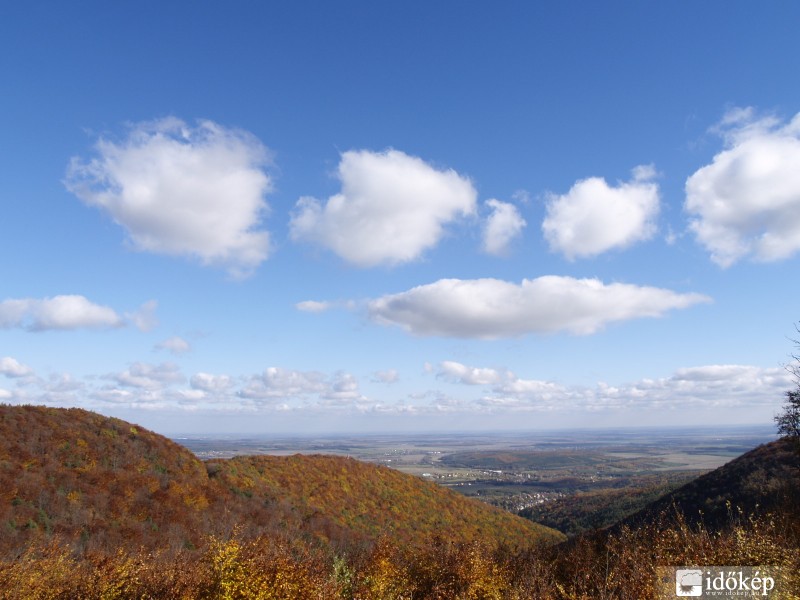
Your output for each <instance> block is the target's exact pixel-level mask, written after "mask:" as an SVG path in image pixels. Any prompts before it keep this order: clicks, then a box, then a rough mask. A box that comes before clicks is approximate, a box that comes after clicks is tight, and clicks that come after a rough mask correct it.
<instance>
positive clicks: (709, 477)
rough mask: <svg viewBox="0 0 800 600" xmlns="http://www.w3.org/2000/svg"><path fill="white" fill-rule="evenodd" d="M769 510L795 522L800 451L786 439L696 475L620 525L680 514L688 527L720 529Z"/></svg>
mask: <svg viewBox="0 0 800 600" xmlns="http://www.w3.org/2000/svg"><path fill="white" fill-rule="evenodd" d="M771 511H780V512H781V513H783V516H784V517H789V518H792V519H795V520H800V452H798V447H797V442H796V441H795V440H792V439H789V438H782V439H779V440H776V441H774V442H770V443H768V444H763V445H761V446H758V447H757V448H754V449H753V450H751V451H749V452H747V453H745V454H743V455H742V456H739V457H738V458H735V459H734V460H732V461H730V462H729V463H726V464H724V465H722V466H721V467H719V468H717V469H715V470H713V471H711V472H709V473H706V474H705V475H701V476H700V477H698V478H697V479H694V480H692V481H690V482H689V483H687V484H686V485H683V486H681V487H680V488H678V489H676V490H674V491H673V492H670V493H669V494H666V495H665V496H663V497H661V498H660V499H658V500H656V501H655V502H653V503H651V504H649V505H648V506H647V507H645V508H644V509H643V510H641V511H639V512H638V513H636V514H634V515H632V516H630V517H628V518H627V519H625V520H624V521H622V523H621V524H620V525H619V526H621V525H629V526H634V527H640V526H642V525H643V524H645V523H649V522H653V521H655V520H657V519H660V518H662V517H663V515H669V514H680V515H681V517H682V518H684V519H686V521H687V522H688V523H689V524H690V525H699V524H702V525H703V526H704V527H707V528H708V529H711V530H719V529H722V528H724V527H726V526H728V525H730V523H731V521H737V520H741V519H746V518H749V517H751V516H753V515H754V514H757V513H761V514H764V513H769V512H771ZM619 526H617V527H619Z"/></svg>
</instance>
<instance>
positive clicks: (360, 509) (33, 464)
mask: <svg viewBox="0 0 800 600" xmlns="http://www.w3.org/2000/svg"><path fill="white" fill-rule="evenodd" d="M0 522H2V523H3V526H4V531H3V535H2V536H0V552H3V553H13V552H18V551H19V550H20V549H22V548H24V547H25V546H26V545H28V544H29V543H30V542H31V541H33V540H37V541H41V540H46V539H48V538H51V537H58V538H60V539H61V540H62V541H66V542H68V543H70V544H72V545H73V546H74V547H75V548H76V549H79V550H98V551H107V550H109V549H114V548H121V547H127V548H137V547H146V548H193V547H198V546H200V545H202V544H203V543H204V541H205V540H206V539H207V538H208V537H209V536H210V535H228V534H230V533H231V531H233V530H234V529H235V528H238V530H239V531H243V532H244V533H245V534H246V535H249V536H257V535H261V534H270V535H275V534H277V535H281V536H284V537H289V538H292V537H303V538H304V539H309V538H312V539H317V540H320V541H321V542H323V543H324V542H328V541H331V542H336V543H351V542H357V541H359V540H362V541H369V540H374V539H376V538H377V537H379V536H381V535H388V536H390V537H392V538H394V539H397V540H398V541H402V542H403V543H409V544H413V543H414V542H415V541H417V540H420V541H421V540H422V539H423V538H424V537H425V536H429V535H431V534H439V535H442V536H443V537H446V538H447V539H451V540H453V541H456V542H461V541H471V540H481V541H482V542H483V543H486V544H489V545H490V546H491V545H496V544H499V543H507V544H510V545H512V546H517V547H525V546H530V545H533V544H537V543H553V542H556V541H559V540H561V539H563V536H562V535H561V534H560V533H558V532H556V531H554V530H552V529H548V528H546V527H543V526H541V525H536V524H534V523H531V522H529V521H526V520H525V519H522V518H520V517H516V516H514V515H511V514H508V513H505V512H503V511H500V510H497V509H494V508H492V507H490V506H487V505H484V504H483V503H480V502H477V501H474V500H470V499H467V498H464V497H462V496H460V495H458V494H456V493H454V492H451V491H449V490H446V489H443V488H440V487H438V486H436V485H435V484H433V483H430V482H426V481H423V480H421V479H418V478H416V477H413V476H410V475H406V474H403V473H400V472H398V471H394V470H391V469H388V468H387V467H382V466H376V465H372V464H367V463H361V462H358V461H355V460H352V459H346V458H338V457H330V456H289V457H268V456H258V457H237V458H233V459H230V460H213V461H209V462H207V463H204V462H202V461H200V460H198V459H197V458H196V457H195V456H194V455H193V454H192V453H191V452H189V451H188V450H187V449H185V448H183V447H182V446H179V445H177V444H175V443H174V442H172V441H170V440H168V439H167V438H165V437H163V436H161V435H158V434H155V433H153V432H150V431H147V430H146V429H143V428H141V427H138V426H136V425H133V424H131V423H127V422H125V421H121V420H119V419H114V418H108V417H104V416H102V415H99V414H96V413H92V412H88V411H84V410H80V409H59V408H48V407H38V406H6V405H0Z"/></svg>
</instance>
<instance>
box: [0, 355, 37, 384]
mask: <svg viewBox="0 0 800 600" xmlns="http://www.w3.org/2000/svg"><path fill="white" fill-rule="evenodd" d="M0 375H5V376H6V377H11V378H14V379H17V378H20V377H30V376H32V375H33V369H31V368H30V367H29V366H27V365H23V364H22V363H20V362H19V361H17V360H16V359H15V358H11V357H10V356H4V357H3V358H0Z"/></svg>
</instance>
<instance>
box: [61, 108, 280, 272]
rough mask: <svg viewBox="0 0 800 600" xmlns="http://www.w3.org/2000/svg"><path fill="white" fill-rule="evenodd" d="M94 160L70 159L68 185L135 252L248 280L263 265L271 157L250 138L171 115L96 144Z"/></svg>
mask: <svg viewBox="0 0 800 600" xmlns="http://www.w3.org/2000/svg"><path fill="white" fill-rule="evenodd" d="M95 150H96V156H95V157H94V158H91V159H89V160H88V161H83V160H81V159H79V158H73V159H72V161H71V162H70V165H69V168H68V170H67V176H66V180H65V185H66V187H67V189H68V190H69V191H70V192H72V193H73V194H75V195H76V196H77V197H78V198H79V199H80V200H82V201H83V202H84V203H85V204H87V205H89V206H94V207H97V208H99V209H101V210H103V211H104V212H106V213H107V214H108V215H109V216H111V218H112V219H113V220H114V221H115V222H116V223H117V224H119V225H120V226H121V227H123V228H124V229H125V231H126V232H127V234H128V238H129V240H130V242H131V244H132V245H133V247H134V248H136V249H138V250H142V251H146V252H153V253H157V254H166V255H170V256H190V257H194V258H197V259H199V260H200V262H201V263H202V264H204V265H219V266H223V267H225V268H227V270H228V272H229V273H230V274H231V275H232V276H234V277H246V276H248V275H250V274H251V273H252V272H253V271H254V270H255V269H256V268H257V267H258V265H259V264H261V263H262V262H263V261H264V260H266V259H267V257H268V255H269V251H270V238H269V233H268V232H267V231H264V230H262V229H260V228H259V226H260V221H261V218H262V217H263V216H264V215H265V214H266V212H267V210H268V206H267V204H266V202H265V200H264V196H265V194H266V193H267V192H269V191H270V190H271V188H272V181H271V179H270V177H269V176H268V175H267V174H266V173H265V172H264V170H263V169H264V166H265V165H267V164H268V162H269V159H268V151H267V149H266V148H265V147H264V146H263V145H262V144H261V142H260V141H258V139H256V138H255V136H253V135H252V134H250V133H247V132H245V131H241V130H237V129H229V128H226V127H223V126H221V125H219V124H217V123H214V122H212V121H200V122H199V123H198V125H197V126H196V127H194V128H193V127H190V126H188V125H187V124H186V123H184V122H183V121H181V120H180V119H176V118H174V117H170V118H166V119H161V120H156V121H149V122H142V123H136V124H134V125H132V126H131V129H130V131H129V133H128V136H127V137H126V138H125V139H123V140H121V141H119V142H115V141H111V140H107V139H103V138H101V139H99V140H98V141H97V144H96V145H95Z"/></svg>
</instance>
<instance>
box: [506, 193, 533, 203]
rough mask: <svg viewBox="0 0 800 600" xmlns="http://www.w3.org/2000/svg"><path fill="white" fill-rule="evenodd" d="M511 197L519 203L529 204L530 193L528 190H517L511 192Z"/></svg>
mask: <svg viewBox="0 0 800 600" xmlns="http://www.w3.org/2000/svg"><path fill="white" fill-rule="evenodd" d="M511 199H512V200H513V201H514V202H517V203H519V204H530V202H531V195H530V193H528V190H517V191H515V192H514V193H513V194H511Z"/></svg>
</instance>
